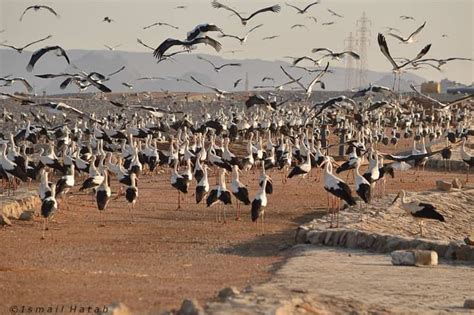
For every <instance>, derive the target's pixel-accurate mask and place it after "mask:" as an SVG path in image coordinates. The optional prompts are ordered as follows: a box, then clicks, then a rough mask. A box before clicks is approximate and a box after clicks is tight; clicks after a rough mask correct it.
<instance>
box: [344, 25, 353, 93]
mask: <svg viewBox="0 0 474 315" xmlns="http://www.w3.org/2000/svg"><path fill="white" fill-rule="evenodd" d="M354 45H355V38H354V35H352V32H351V33H349V36H347V37H346V39H344V47H345V50H346V51H349V50H354ZM344 59H345V62H344V64H345V68H346V79H345V84H344V88H345V89H346V90H351V89H352V88H353V87H354V72H355V67H354V58H352V57H349V58H344Z"/></svg>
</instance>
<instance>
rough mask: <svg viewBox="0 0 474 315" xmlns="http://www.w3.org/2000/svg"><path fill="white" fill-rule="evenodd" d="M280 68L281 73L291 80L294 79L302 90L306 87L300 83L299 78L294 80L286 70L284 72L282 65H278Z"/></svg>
mask: <svg viewBox="0 0 474 315" xmlns="http://www.w3.org/2000/svg"><path fill="white" fill-rule="evenodd" d="M280 69H281V71H283V73H284V74H285V75H286V76H287V77H288V78H290V79H291V80H292V81H294V82H295V83H297V84H298V85H299V86H300V87H301V88H302V89H303V90H306V87H305V86H304V85H303V84H301V83H300V81H299V80H296V79H295V78H294V77H293V76H292V75H291V74H289V73H288V72H286V70H285V68H283V66H280Z"/></svg>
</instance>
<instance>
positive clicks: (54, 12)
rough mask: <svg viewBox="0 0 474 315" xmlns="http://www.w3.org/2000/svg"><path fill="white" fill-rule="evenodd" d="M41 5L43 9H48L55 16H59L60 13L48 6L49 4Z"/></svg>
mask: <svg viewBox="0 0 474 315" xmlns="http://www.w3.org/2000/svg"><path fill="white" fill-rule="evenodd" d="M40 7H41V8H43V9H46V10H48V11H49V12H51V13H53V14H54V15H55V16H57V17H59V14H58V13H57V12H56V11H54V9H53V8H51V7H48V6H47V5H41V6H40Z"/></svg>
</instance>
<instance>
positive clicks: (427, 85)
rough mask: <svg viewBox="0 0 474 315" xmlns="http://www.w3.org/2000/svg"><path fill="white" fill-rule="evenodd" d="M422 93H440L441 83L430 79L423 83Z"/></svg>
mask: <svg viewBox="0 0 474 315" xmlns="http://www.w3.org/2000/svg"><path fill="white" fill-rule="evenodd" d="M421 93H430V94H439V93H441V85H440V84H439V82H434V81H429V82H424V83H422V84H421Z"/></svg>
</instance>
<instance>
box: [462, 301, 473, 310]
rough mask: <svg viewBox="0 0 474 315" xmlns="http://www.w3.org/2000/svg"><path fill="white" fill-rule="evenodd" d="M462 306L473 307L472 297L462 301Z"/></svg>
mask: <svg viewBox="0 0 474 315" xmlns="http://www.w3.org/2000/svg"><path fill="white" fill-rule="evenodd" d="M464 308H469V309H471V310H472V309H474V299H467V300H465V301H464Z"/></svg>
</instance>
